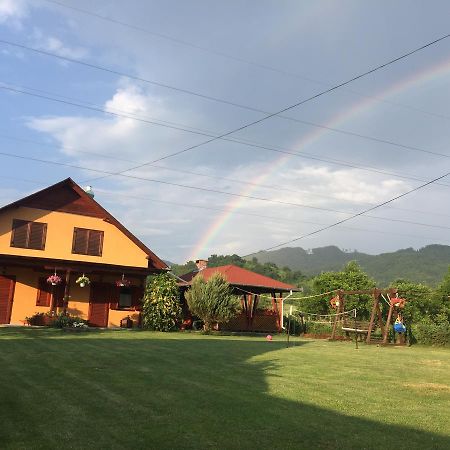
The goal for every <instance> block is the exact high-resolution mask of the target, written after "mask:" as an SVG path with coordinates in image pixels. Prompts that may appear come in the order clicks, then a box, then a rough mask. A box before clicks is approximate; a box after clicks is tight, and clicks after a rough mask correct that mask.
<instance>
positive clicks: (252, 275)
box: [180, 264, 297, 294]
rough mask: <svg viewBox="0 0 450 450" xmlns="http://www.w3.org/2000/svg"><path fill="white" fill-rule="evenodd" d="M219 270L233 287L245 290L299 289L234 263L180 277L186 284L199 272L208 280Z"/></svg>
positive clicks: (279, 291)
mask: <svg viewBox="0 0 450 450" xmlns="http://www.w3.org/2000/svg"><path fill="white" fill-rule="evenodd" d="M217 272H219V273H221V274H222V275H224V276H225V278H226V279H227V281H228V283H230V284H231V285H232V286H233V287H236V288H242V289H243V290H244V289H245V290H246V291H251V292H252V293H259V294H260V293H272V292H276V293H282V292H290V291H293V290H297V288H296V287H295V286H293V285H291V284H287V283H283V282H281V281H278V280H274V279H273V278H270V277H266V276H264V275H260V274H259V273H256V272H252V271H251V270H247V269H243V268H242V267H238V266H235V265H233V264H228V265H226V266H219V267H207V268H205V269H202V270H195V271H193V272H189V273H187V274H185V275H182V276H181V277H180V278H181V279H183V280H184V281H185V282H186V285H190V284H191V282H192V280H193V279H194V278H195V277H196V276H197V275H198V274H201V275H202V277H203V278H204V279H205V280H208V279H209V278H210V277H211V276H212V275H213V274H215V273H217ZM180 284H182V283H180Z"/></svg>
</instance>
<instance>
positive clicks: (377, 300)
mask: <svg viewBox="0 0 450 450" xmlns="http://www.w3.org/2000/svg"><path fill="white" fill-rule="evenodd" d="M348 295H371V296H372V299H373V300H372V311H371V314H370V320H369V322H363V321H357V319H356V313H355V316H354V320H353V321H352V320H350V323H349V321H348V319H347V316H346V315H345V314H344V311H345V302H346V296H348ZM381 300H383V301H384V302H385V303H386V304H387V305H388V306H389V310H388V314H387V319H386V322H384V321H383V315H382V313H381V306H380V304H381ZM330 304H331V306H332V307H333V308H334V309H335V310H336V313H337V314H336V315H335V317H334V323H333V331H332V333H331V338H330V340H336V332H337V327H338V324H339V323H340V325H341V327H342V331H345V332H346V333H355V340H356V342H357V341H358V337H360V339H361V340H363V339H364V337H365V341H366V343H367V344H371V343H379V341H376V340H375V339H374V337H373V336H372V333H373V332H374V331H375V330H376V329H377V328H380V329H381V335H382V339H381V344H382V345H387V344H388V338H389V329H390V326H391V322H392V318H393V317H394V314H395V315H396V320H395V323H394V326H393V330H394V343H395V333H397V334H398V335H399V337H398V341H399V342H398V343H399V344H401V345H404V344H405V334H406V327H405V325H404V323H403V317H402V314H401V310H402V309H403V308H404V307H405V305H406V300H405V299H403V298H399V297H398V292H397V289H394V288H391V289H377V288H375V289H367V290H365V289H363V290H355V291H345V290H343V289H339V290H338V291H336V295H335V296H334V297H333V298H332V299H331V300H330Z"/></svg>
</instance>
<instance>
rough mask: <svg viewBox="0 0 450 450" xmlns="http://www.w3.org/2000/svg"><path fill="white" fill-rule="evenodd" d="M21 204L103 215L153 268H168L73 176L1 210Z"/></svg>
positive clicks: (44, 208)
mask: <svg viewBox="0 0 450 450" xmlns="http://www.w3.org/2000/svg"><path fill="white" fill-rule="evenodd" d="M20 206H24V207H28V208H36V209H43V210H48V211H59V212H65V213H69V214H78V215H84V216H90V217H97V218H101V219H103V220H104V221H106V222H108V223H111V224H112V225H114V226H115V227H116V228H118V229H119V230H120V231H122V233H123V234H125V235H126V236H127V237H128V238H129V239H130V240H131V241H132V242H133V243H134V244H136V245H137V246H138V247H139V248H140V249H141V250H142V251H144V253H146V255H147V259H148V261H149V268H154V269H159V270H164V269H167V268H168V266H167V264H166V263H165V262H164V261H162V260H161V259H159V258H158V257H157V256H156V255H155V254H154V253H153V252H152V251H151V250H150V249H149V248H148V247H147V246H146V245H145V244H144V243H143V242H141V241H140V240H139V239H138V238H137V237H136V236H135V235H134V234H132V233H131V232H130V231H129V230H128V229H127V228H125V227H124V226H123V225H122V224H121V223H120V222H119V221H118V220H117V219H116V218H115V217H113V216H112V215H111V214H110V213H109V212H108V211H106V209H104V208H103V207H102V206H101V205H100V204H99V203H97V202H96V201H95V200H94V199H93V198H92V197H91V196H90V195H88V194H87V193H86V192H85V191H84V189H82V188H81V187H80V186H78V184H76V183H75V182H74V181H73V180H72V179H71V178H66V179H65V180H62V181H60V182H59V183H56V184H53V185H52V186H49V187H47V188H45V189H42V190H40V191H38V192H35V193H34V194H31V195H28V196H27V197H24V198H22V199H20V200H17V201H15V202H13V203H10V204H9V205H6V206H3V207H2V208H0V213H1V212H3V211H5V210H7V209H11V208H18V207H20Z"/></svg>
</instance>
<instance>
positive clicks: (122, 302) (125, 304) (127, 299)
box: [119, 287, 133, 309]
mask: <svg viewBox="0 0 450 450" xmlns="http://www.w3.org/2000/svg"><path fill="white" fill-rule="evenodd" d="M132 300H133V298H132V294H131V289H130V288H127V287H121V288H120V292H119V309H120V308H131V305H132Z"/></svg>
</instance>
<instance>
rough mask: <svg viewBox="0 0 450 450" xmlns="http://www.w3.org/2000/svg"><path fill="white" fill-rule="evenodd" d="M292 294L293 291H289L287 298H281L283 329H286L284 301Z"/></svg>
mask: <svg viewBox="0 0 450 450" xmlns="http://www.w3.org/2000/svg"><path fill="white" fill-rule="evenodd" d="M291 295H292V291H290V292H289V295H288V296H287V297H285V298H282V299H281V329H282V330H285V329H286V328H284V301H285V300H287V299H288V298H289V297H290V296H291Z"/></svg>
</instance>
